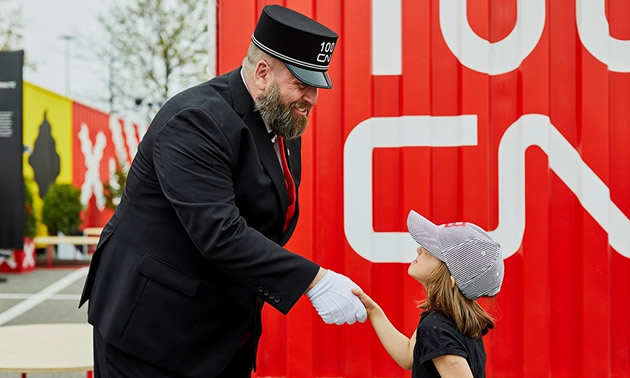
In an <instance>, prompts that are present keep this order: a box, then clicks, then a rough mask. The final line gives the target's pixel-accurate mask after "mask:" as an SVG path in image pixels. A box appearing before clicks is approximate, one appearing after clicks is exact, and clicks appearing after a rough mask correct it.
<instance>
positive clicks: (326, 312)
mask: <svg viewBox="0 0 630 378" xmlns="http://www.w3.org/2000/svg"><path fill="white" fill-rule="evenodd" d="M353 288H359V286H358V285H357V284H355V283H354V282H352V280H351V279H349V278H348V277H346V276H344V275H341V274H338V273H335V272H333V271H332V270H328V271H327V272H326V274H325V275H324V277H322V279H321V280H319V282H317V283H316V284H315V286H313V287H312V288H311V290H309V291H308V292H307V293H306V295H307V296H308V298H309V299H310V300H311V303H313V307H315V309H316V310H317V313H318V314H319V316H321V317H322V320H324V323H326V324H332V323H335V324H337V325H342V324H344V323H348V324H354V322H355V321H357V320H358V321H359V322H361V323H363V322H364V321H365V319H367V312H366V311H365V306H363V303H361V301H360V300H359V298H358V297H357V296H356V295H354V294H352V291H351V289H353Z"/></svg>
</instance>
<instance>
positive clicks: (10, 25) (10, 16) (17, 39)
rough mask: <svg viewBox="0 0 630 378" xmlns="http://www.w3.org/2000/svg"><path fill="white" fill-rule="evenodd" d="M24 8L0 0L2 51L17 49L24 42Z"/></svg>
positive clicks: (5, 0) (0, 48) (0, 46)
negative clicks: (12, 6) (13, 6)
mask: <svg viewBox="0 0 630 378" xmlns="http://www.w3.org/2000/svg"><path fill="white" fill-rule="evenodd" d="M23 28H24V25H23V24H22V8H21V7H17V8H10V7H9V6H8V5H7V0H0V51H3V50H17V49H20V48H21V44H22V29H23Z"/></svg>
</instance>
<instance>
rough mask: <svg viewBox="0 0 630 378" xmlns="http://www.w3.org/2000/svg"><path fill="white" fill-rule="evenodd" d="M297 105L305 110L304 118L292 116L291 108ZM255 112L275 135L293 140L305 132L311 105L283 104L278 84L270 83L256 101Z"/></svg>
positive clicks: (300, 103) (296, 115) (299, 103)
mask: <svg viewBox="0 0 630 378" xmlns="http://www.w3.org/2000/svg"><path fill="white" fill-rule="evenodd" d="M298 105H299V106H301V107H304V108H306V109H307V111H306V114H307V115H306V116H303V115H298V114H293V108H294V107H296V106H298ZM256 110H258V111H259V112H260V116H261V117H262V119H263V121H265V124H266V125H267V126H268V127H269V128H270V129H271V130H272V131H273V132H274V133H276V135H278V136H281V137H283V138H284V139H295V138H299V137H300V136H302V134H304V131H305V130H306V123H307V122H308V114H309V113H310V111H311V105H310V104H308V103H306V102H304V101H296V102H293V103H291V104H285V103H284V101H282V97H281V95H280V88H279V87H278V84H276V83H272V84H271V86H270V87H269V90H268V91H267V92H265V93H262V94H260V95H259V96H258V98H257V99H256Z"/></svg>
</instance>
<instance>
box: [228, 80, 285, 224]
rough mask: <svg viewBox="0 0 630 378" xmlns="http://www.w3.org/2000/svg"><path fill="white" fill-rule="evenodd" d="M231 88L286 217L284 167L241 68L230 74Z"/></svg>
mask: <svg viewBox="0 0 630 378" xmlns="http://www.w3.org/2000/svg"><path fill="white" fill-rule="evenodd" d="M229 86H230V92H231V94H232V103H233V104H234V110H235V111H236V112H237V113H238V115H239V116H240V117H241V119H242V120H243V122H244V123H245V124H246V125H247V127H248V128H249V130H250V131H251V133H252V135H253V136H254V140H255V142H256V148H257V149H258V156H259V158H260V162H261V163H262V165H263V167H264V169H265V171H266V172H267V174H268V175H269V177H271V180H272V181H273V183H274V186H275V188H276V192H277V193H278V198H279V199H280V202H281V203H282V211H283V214H284V216H286V212H287V207H288V206H289V203H288V196H287V187H286V184H285V182H284V174H283V173H282V167H281V166H280V162H279V161H278V156H277V155H276V150H275V149H274V147H273V143H271V140H270V139H269V134H268V133H267V127H266V126H265V123H264V122H263V120H262V118H261V117H260V114H259V113H258V112H256V111H255V110H254V100H253V99H252V97H251V95H250V94H249V92H248V91H247V88H246V87H245V84H244V83H243V80H242V78H241V74H240V68H239V69H236V70H234V71H232V72H231V73H230V75H229ZM283 218H284V217H283Z"/></svg>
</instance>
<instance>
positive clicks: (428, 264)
mask: <svg viewBox="0 0 630 378" xmlns="http://www.w3.org/2000/svg"><path fill="white" fill-rule="evenodd" d="M416 252H418V256H416V258H415V259H414V260H413V261H412V262H411V265H409V269H408V270H407V273H409V275H410V276H411V277H413V278H415V279H416V280H417V281H418V282H420V283H421V284H423V285H426V283H427V281H428V279H429V276H430V275H431V272H433V269H435V268H437V267H438V266H439V265H440V263H441V261H440V260H439V259H438V258H437V257H435V256H433V255H432V254H430V253H429V252H427V250H426V249H424V248H422V247H418V249H417V251H416Z"/></svg>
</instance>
